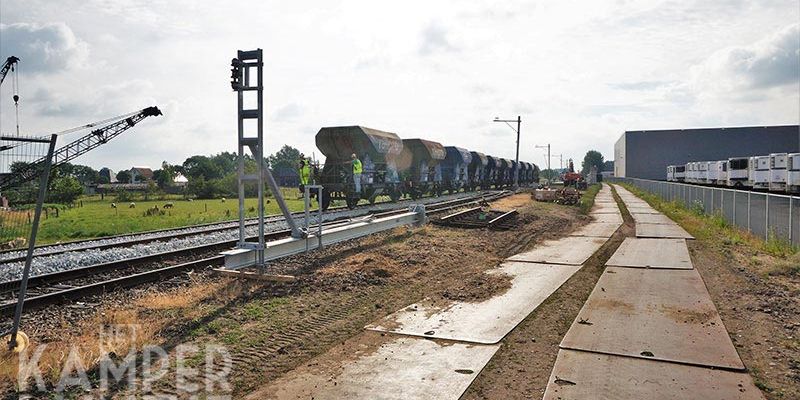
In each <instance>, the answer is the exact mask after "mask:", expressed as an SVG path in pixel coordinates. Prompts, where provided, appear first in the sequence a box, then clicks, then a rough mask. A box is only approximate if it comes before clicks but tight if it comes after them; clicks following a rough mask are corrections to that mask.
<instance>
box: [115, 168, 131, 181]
mask: <svg viewBox="0 0 800 400" xmlns="http://www.w3.org/2000/svg"><path fill="white" fill-rule="evenodd" d="M117 182H119V183H131V172H130V171H119V172H117Z"/></svg>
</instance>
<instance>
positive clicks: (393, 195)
mask: <svg viewBox="0 0 800 400" xmlns="http://www.w3.org/2000/svg"><path fill="white" fill-rule="evenodd" d="M389 199H390V200H391V201H392V203H397V200H400V191H398V190H397V189H391V190H389Z"/></svg>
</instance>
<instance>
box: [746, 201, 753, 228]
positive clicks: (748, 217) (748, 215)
mask: <svg viewBox="0 0 800 400" xmlns="http://www.w3.org/2000/svg"><path fill="white" fill-rule="evenodd" d="M751 193H753V192H747V230H748V231H750V232H751V233H752V232H753V231H752V230H751V229H750V194H751Z"/></svg>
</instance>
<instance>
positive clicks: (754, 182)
mask: <svg viewBox="0 0 800 400" xmlns="http://www.w3.org/2000/svg"><path fill="white" fill-rule="evenodd" d="M747 181H748V183H749V186H750V187H752V188H753V189H769V156H757V157H750V170H749V173H748V175H747Z"/></svg>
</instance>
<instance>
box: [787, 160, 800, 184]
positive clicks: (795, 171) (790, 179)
mask: <svg viewBox="0 0 800 400" xmlns="http://www.w3.org/2000/svg"><path fill="white" fill-rule="evenodd" d="M786 191H787V192H789V193H800V153H789V155H787V157H786Z"/></svg>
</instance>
